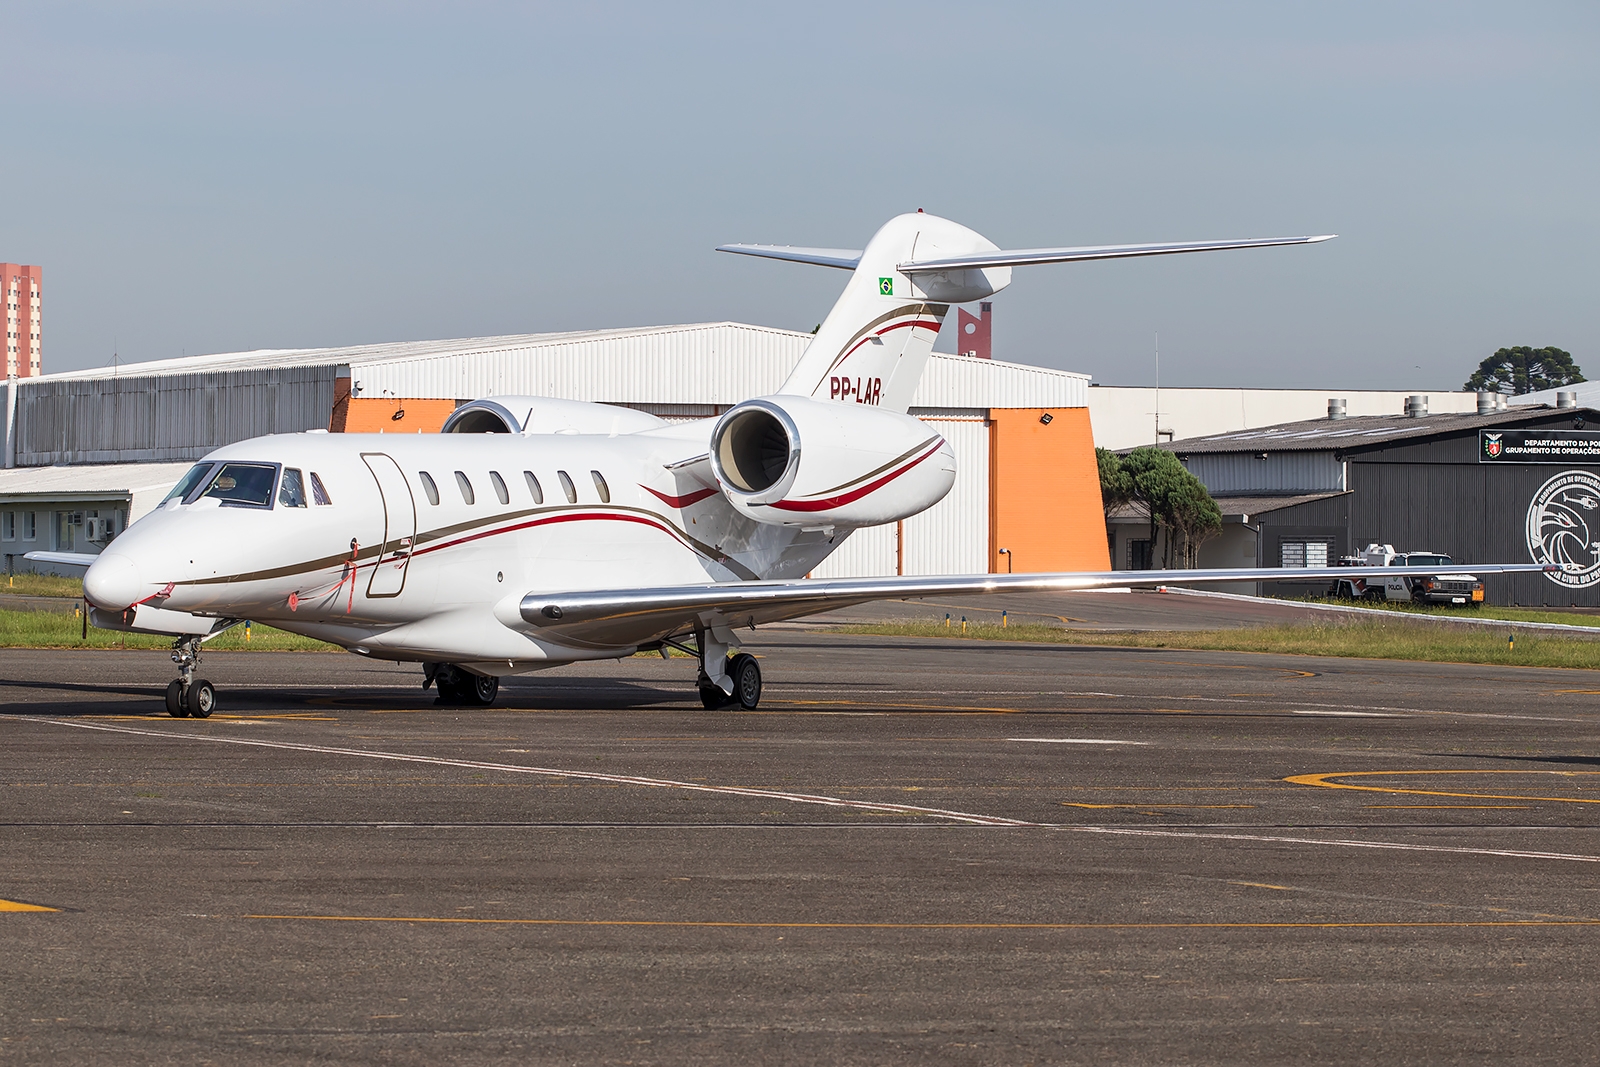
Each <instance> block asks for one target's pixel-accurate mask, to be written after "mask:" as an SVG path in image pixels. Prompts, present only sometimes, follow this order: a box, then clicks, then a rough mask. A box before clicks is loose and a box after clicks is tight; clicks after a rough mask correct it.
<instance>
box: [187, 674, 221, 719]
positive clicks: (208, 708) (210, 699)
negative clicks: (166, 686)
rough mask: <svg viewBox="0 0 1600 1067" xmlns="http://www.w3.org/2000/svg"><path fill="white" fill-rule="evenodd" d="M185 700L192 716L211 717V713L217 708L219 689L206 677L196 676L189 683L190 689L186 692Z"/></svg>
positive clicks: (198, 717) (197, 717) (199, 717)
mask: <svg viewBox="0 0 1600 1067" xmlns="http://www.w3.org/2000/svg"><path fill="white" fill-rule="evenodd" d="M183 702H184V704H185V705H186V706H187V707H188V709H189V714H190V715H191V716H192V717H194V718H196V719H209V718H211V713H212V712H213V711H215V710H217V691H216V689H214V688H212V685H211V683H210V682H208V681H206V680H205V679H204V678H196V679H195V680H194V681H192V682H190V683H189V691H188V692H187V693H185V694H184V701H183Z"/></svg>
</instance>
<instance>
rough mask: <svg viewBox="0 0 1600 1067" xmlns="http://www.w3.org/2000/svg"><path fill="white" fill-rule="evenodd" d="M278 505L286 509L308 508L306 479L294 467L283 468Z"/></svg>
mask: <svg viewBox="0 0 1600 1067" xmlns="http://www.w3.org/2000/svg"><path fill="white" fill-rule="evenodd" d="M278 503H280V504H282V505H283V506H284V507H286V508H303V507H305V506H306V485H305V479H304V477H303V476H302V475H301V474H300V472H299V471H297V470H295V469H294V468H293V467H285V468H283V481H281V482H279V483H278Z"/></svg>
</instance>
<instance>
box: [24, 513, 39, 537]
mask: <svg viewBox="0 0 1600 1067" xmlns="http://www.w3.org/2000/svg"><path fill="white" fill-rule="evenodd" d="M22 539H23V540H24V541H37V540H38V539H39V513H38V512H36V511H24V512H23V513H22Z"/></svg>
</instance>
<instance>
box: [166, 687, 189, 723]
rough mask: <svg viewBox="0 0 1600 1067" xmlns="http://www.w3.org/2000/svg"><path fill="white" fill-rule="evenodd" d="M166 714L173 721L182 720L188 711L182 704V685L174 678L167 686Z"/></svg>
mask: <svg viewBox="0 0 1600 1067" xmlns="http://www.w3.org/2000/svg"><path fill="white" fill-rule="evenodd" d="M167 714H168V715H171V716H172V717H173V718H174V719H184V718H187V717H188V715H189V709H188V708H187V707H186V706H185V705H184V703H183V683H182V682H180V681H178V680H177V679H176V678H174V679H173V680H172V681H171V682H170V683H168V685H167Z"/></svg>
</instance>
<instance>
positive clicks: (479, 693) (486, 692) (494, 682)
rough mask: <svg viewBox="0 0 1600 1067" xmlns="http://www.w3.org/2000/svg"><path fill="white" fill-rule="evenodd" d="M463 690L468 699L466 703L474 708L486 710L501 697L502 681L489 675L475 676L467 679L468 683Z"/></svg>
mask: <svg viewBox="0 0 1600 1067" xmlns="http://www.w3.org/2000/svg"><path fill="white" fill-rule="evenodd" d="M461 689H462V692H463V694H464V695H465V696H466V698H467V699H466V701H465V702H466V703H468V704H471V705H472V706H473V707H478V708H486V707H488V706H489V705H490V704H493V703H494V698H495V697H497V696H499V695H500V679H498V678H493V677H490V676H489V675H487V674H474V675H472V676H471V677H469V678H468V679H467V683H466V684H465V685H464V686H462V687H461Z"/></svg>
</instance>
